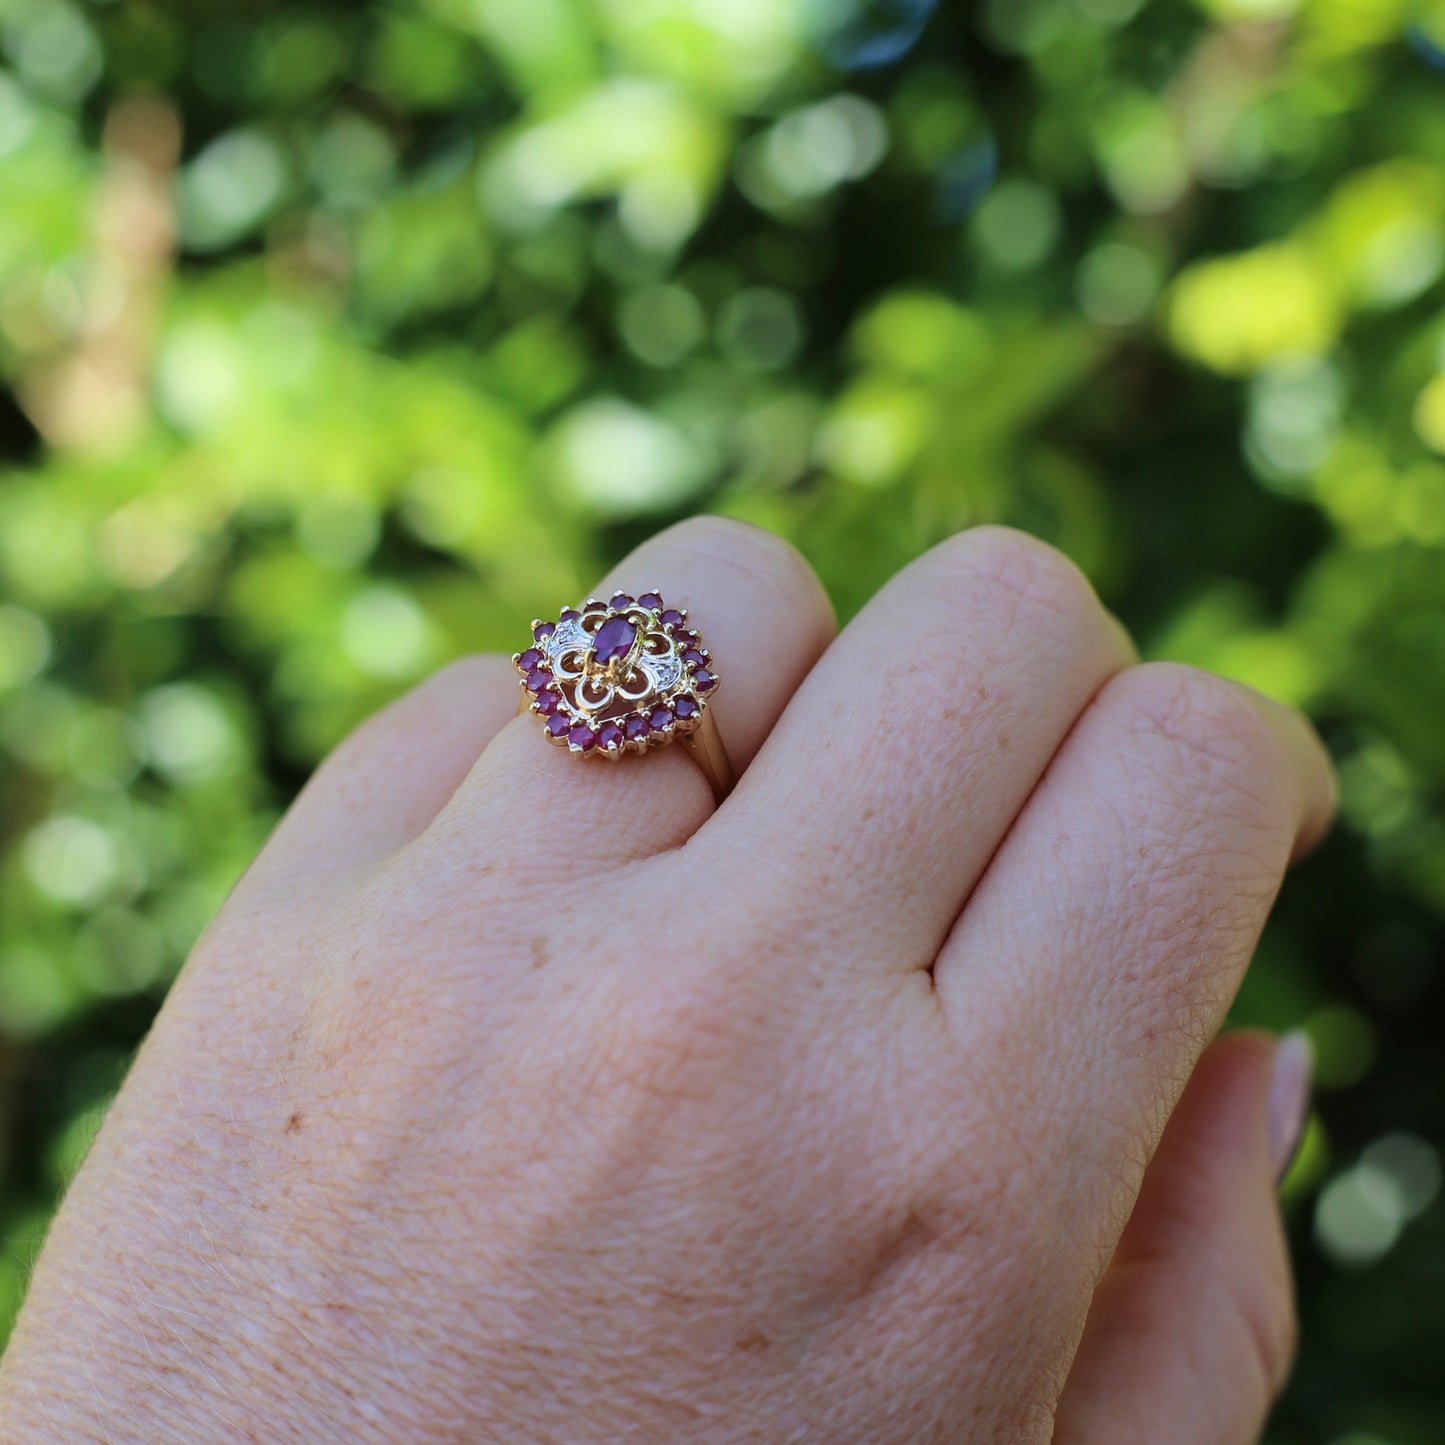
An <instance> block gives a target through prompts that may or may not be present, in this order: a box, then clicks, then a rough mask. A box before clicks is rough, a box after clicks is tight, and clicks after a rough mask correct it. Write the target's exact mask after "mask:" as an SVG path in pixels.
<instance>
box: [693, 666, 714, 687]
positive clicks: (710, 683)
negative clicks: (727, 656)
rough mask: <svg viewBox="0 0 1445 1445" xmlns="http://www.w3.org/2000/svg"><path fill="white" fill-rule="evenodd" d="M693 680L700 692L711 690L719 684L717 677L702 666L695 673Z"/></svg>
mask: <svg viewBox="0 0 1445 1445" xmlns="http://www.w3.org/2000/svg"><path fill="white" fill-rule="evenodd" d="M692 682H693V686H694V687H695V688H697V690H698V691H699V692H711V691H712V690H713V688H715V687H716V686H717V678H715V677H714V676H713V675H712V673H710V672H708V671H707V670H706V669H705V668H701V667H700V668H698V670H697V671H696V672H695V673H693V675H692Z"/></svg>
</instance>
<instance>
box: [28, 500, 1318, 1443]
mask: <svg viewBox="0 0 1445 1445" xmlns="http://www.w3.org/2000/svg"><path fill="white" fill-rule="evenodd" d="M613 585H621V586H628V587H631V588H633V589H640V588H641V587H644V586H657V587H660V588H661V589H662V591H663V592H664V595H666V596H667V597H668V598H669V599H670V600H676V601H683V602H686V603H687V604H688V605H689V606H690V607H691V609H692V615H693V618H694V619H695V620H696V622H697V623H698V624H699V625H700V626H702V627H703V629H704V631H705V634H706V636H707V638H708V641H709V643H710V645H711V647H712V649H713V652H714V654H715V655H716V656H717V658H718V661H719V667H720V670H721V671H722V673H723V675H724V679H725V686H724V688H723V689H722V691H721V692H720V693H719V696H718V699H717V702H716V704H715V706H716V708H717V717H718V721H719V725H720V728H721V730H722V733H723V735H724V737H725V739H726V741H727V744H728V747H729V749H730V751H731V753H732V756H733V759H734V761H735V763H736V765H737V767H738V769H739V771H740V772H741V773H742V777H741V781H740V783H739V786H738V788H737V790H736V791H735V793H734V794H733V795H732V796H731V797H730V798H729V799H728V800H727V801H726V802H725V803H724V804H723V805H722V807H721V808H720V809H717V810H716V811H715V810H714V805H713V801H712V798H711V796H710V793H709V790H708V788H707V785H706V783H705V781H704V779H703V777H702V775H701V773H700V772H699V770H698V769H697V767H696V766H695V765H694V764H693V763H692V761H691V760H690V759H689V758H688V757H687V756H686V755H685V753H684V752H683V750H682V749H681V748H672V749H670V750H667V751H666V752H663V753H658V754H652V755H649V756H647V757H645V758H639V759H627V760H625V761H624V762H623V763H621V764H619V765H617V766H615V767H612V766H607V765H605V764H602V763H600V762H599V763H593V762H588V763H578V762H577V761H575V760H573V759H571V758H569V757H567V756H566V755H565V754H564V753H562V752H560V751H559V750H555V749H552V748H549V747H547V746H545V745H544V744H543V742H542V741H541V740H540V739H539V738H538V737H537V728H536V723H535V720H534V719H529V718H522V719H515V718H513V716H512V714H513V709H514V706H515V702H516V696H517V694H516V681H515V677H514V675H513V674H512V671H511V668H510V664H509V662H508V661H507V660H506V659H499V658H490V657H478V658H470V659H466V660H464V661H463V662H461V663H458V664H455V665H454V666H452V667H451V668H448V669H447V670H446V671H444V672H442V673H440V674H439V675H437V676H436V677H434V678H432V679H431V680H430V681H429V682H427V683H426V684H424V685H423V686H422V687H421V688H419V689H417V690H416V691H415V692H413V693H412V694H410V695H408V696H407V697H405V698H403V699H402V700H401V701H399V702H398V703H396V704H395V705H393V706H392V707H391V708H390V709H388V710H387V711H385V712H384V713H382V714H380V715H378V716H377V717H376V718H374V719H372V720H371V721H370V722H368V723H367V724H366V725H364V726H363V727H362V728H361V729H359V730H358V732H357V733H355V734H354V735H353V736H352V737H351V738H350V739H348V740H347V741H346V742H345V743H344V744H343V745H342V747H341V748H340V749H338V751H337V752H336V753H335V754H334V755H333V756H332V757H331V758H330V759H329V760H328V761H327V762H326V764H325V765H324V766H323V767H322V768H321V770H320V771H319V772H318V774H317V776H316V777H315V778H314V779H313V780H312V782H311V784H310V785H309V786H308V788H307V789H306V790H305V791H304V793H303V794H302V796H301V797H300V799H299V800H298V801H297V803H296V804H295V806H294V807H293V808H292V810H291V812H290V813H289V814H288V816H287V817H286V819H285V820H284V821H283V823H282V824H281V826H280V827H279V829H278V830H277V832H276V834H275V835H274V837H273V838H272V839H271V841H270V842H269V844H268V845H267V847H266V849H265V850H264V852H263V853H262V854H261V856H260V857H259V858H258V859H257V861H256V862H255V864H254V865H253V867H252V868H251V870H250V871H249V872H248V874H247V875H246V877H245V878H244V879H243V880H242V881H241V882H240V884H239V885H238V886H237V888H236V890H235V892H234V893H233V895H232V897H231V898H230V900H229V901H228V902H227V904H226V906H225V908H224V909H223V910H222V912H221V914H220V916H219V917H218V918H217V919H216V920H215V922H214V923H213V925H212V926H211V928H210V929H209V930H208V932H207V933H206V935H205V936H204V938H203V939H202V940H201V942H200V943H199V945H198V946H197V948H196V950H195V952H194V954H193V956H192V957H191V959H190V961H189V962H188V964H187V966H186V968H185V970H184V972H183V974H182V976H181V978H180V980H179V982H178V983H177V985H176V987H175V989H174V990H173V992H172V995H171V997H170V998H169V1000H168V1001H167V1003H166V1005H165V1008H164V1009H163V1011H162V1014H161V1016H160V1019H159V1021H158V1022H157V1024H156V1027H155V1029H154V1032H153V1033H152V1035H151V1037H150V1038H149V1039H148V1040H147V1042H146V1044H145V1047H144V1048H143V1049H142V1051H141V1054H140V1057H139V1059H138V1061H137V1063H136V1065H135V1067H134V1069H133V1071H132V1074H131V1076H130V1078H129V1080H128V1082H127V1083H126V1085H125V1087H124V1089H123V1090H122V1092H121V1094H120V1096H119V1098H118V1099H117V1101H116V1103H115V1105H114V1107H113V1109H112V1111H111V1114H110V1116H109V1118H108V1120H107V1122H106V1124H105V1127H104V1128H103V1130H102V1131H101V1134H100V1136H99V1138H98V1140H97V1142H96V1145H95V1147H94V1149H93V1151H92V1153H91V1155H90V1157H89V1159H88V1160H87V1162H86V1164H85V1166H84V1168H83V1169H82V1170H81V1172H80V1174H79V1176H78V1177H77V1179H76V1181H75V1183H74V1185H73V1187H72V1189H71V1191H70V1194H69V1196H68V1198H67V1200H66V1202H65V1204H64V1207H63V1209H62V1211H61V1213H60V1215H59V1218H58V1220H57V1222H56V1224H55V1226H54V1229H53V1231H52V1234H51V1237H50V1239H49V1240H48V1242H47V1245H46V1248H45V1251H44V1254H43V1256H42V1259H41V1262H40V1265H39V1268H38V1270H37V1273H36V1276H35V1279H34V1283H33V1287H32V1290H31V1294H30V1298H29V1301H28V1304H27V1306H26V1309H25V1311H24V1312H23V1315H22V1318H21V1321H20V1324H19V1326H18V1328H17V1332H16V1334H15V1337H14V1340H13V1342H12V1345H11V1348H10V1351H9V1353H8V1355H7V1357H6V1360H5V1365H4V1370H3V1373H0V1437H3V1438H4V1439H5V1440H7V1441H16V1442H32V1441H33V1442H52V1441H60V1440H64V1441H76V1442H78V1441H108V1442H132V1441H134V1442H146V1445H167V1442H180V1441H186V1442H194V1441H200V1440H205V1441H214V1442H231V1441H265V1442H268V1445H269V1442H279V1441H317V1442H331V1441H339V1440H345V1441H348V1442H357V1445H363V1442H373V1441H386V1442H394V1441H402V1442H442V1441H457V1442H461V1441H467V1442H472V1441H505V1442H528V1445H544V1442H546V1445H551V1442H558V1445H561V1442H566V1445H581V1442H593V1441H595V1442H619V1441H658V1442H675V1441H683V1440H686V1441H699V1442H708V1445H712V1442H717V1445H722V1442H745V1441H746V1442H767V1445H779V1442H791V1441H808V1442H815V1441H816V1442H828V1445H892V1442H898V1445H904V1442H908V1445H919V1442H926V1441H950V1442H954V1441H988V1442H994V1441H998V1442H1015V1441H1016V1442H1046V1441H1049V1440H1051V1439H1053V1440H1058V1441H1067V1442H1091V1445H1092V1442H1099V1445H1134V1442H1138V1445H1145V1442H1148V1445H1171V1442H1179V1445H1194V1442H1200V1445H1203V1442H1210V1445H1215V1442H1218V1445H1243V1442H1247V1441H1249V1440H1252V1439H1254V1438H1255V1437H1256V1435H1257V1433H1258V1430H1259V1428H1260V1425H1261V1422H1262V1420H1263V1418H1264V1415H1265V1413H1266V1411H1267V1409H1268V1406H1269V1402H1270V1400H1271V1398H1272V1397H1273V1395H1274V1394H1275V1392H1276V1391H1277V1389H1278V1388H1279V1386H1280V1384H1281V1382H1282V1379H1283V1376H1284V1374H1285V1371H1286V1369H1287V1365H1288V1361H1289V1358H1290V1354H1291V1328H1292V1325H1291V1308H1290V1287H1289V1279H1288V1270H1287V1266H1286V1262H1285V1256H1284V1251H1283V1246H1282V1242H1281V1231H1280V1226H1279V1220H1278V1216H1277V1211H1276V1207H1275V1204H1274V1198H1273V1179H1274V1175H1275V1172H1276V1171H1277V1168H1278V1166H1279V1162H1280V1160H1279V1154H1280V1140H1279V1139H1278V1138H1273V1137H1272V1136H1271V1132H1270V1127H1269V1123H1268V1120H1267V1112H1268V1111H1267V1099H1268V1095H1269V1092H1270V1088H1271V1066H1272V1059H1273V1057H1274V1049H1273V1045H1272V1042H1271V1041H1270V1040H1268V1039H1266V1038H1263V1037H1260V1036H1255V1035H1236V1036H1230V1037H1226V1038H1224V1039H1222V1040H1219V1041H1217V1042H1215V1043H1213V1044H1212V1045H1211V1043H1210V1041H1211V1039H1213V1038H1214V1036H1215V1034H1216V1032H1217V1031H1218V1029H1219V1027H1220V1024H1221V1022H1222V1020H1223V1016H1224V1013H1225V1010H1226V1009H1227V1007H1228V1004H1229V1002H1230V1000H1231V998H1232V996H1233V994H1234V991H1235V988H1236V986H1237V984H1238V982H1239V979H1240V976H1241V974H1242V972H1243V970H1244V968H1245V966H1246V964H1247V962H1248V959H1249V955H1250V953H1251V951H1252V948H1253V946H1254V943H1255V941H1256V939H1257V936H1258V934H1259V931H1260V928H1261V927H1262V925H1263V922H1264V919H1265V915H1266V912H1267V910H1268V908H1269V905H1270V903H1271V900H1272V899H1273V896H1274V894H1275V892H1276V890H1277V888H1278V887H1279V885H1280V882H1281V879H1282V877H1283V875H1284V872H1285V869H1286V867H1287V865H1288V863H1289V862H1290V860H1291V858H1292V857H1293V856H1295V855H1296V854H1297V853H1298V852H1299V851H1300V850H1301V849H1302V848H1304V847H1306V846H1308V844H1309V843H1310V842H1311V841H1312V839H1313V838H1314V837H1315V836H1317V835H1318V833H1319V832H1320V831H1321V830H1322V828H1323V827H1324V825H1325V823H1326V822H1327V818H1328V814H1329V810H1330V797H1331V793H1330V782H1329V776H1328V767H1327V764H1326V762H1325V760H1324V757H1323V754H1322V752H1321V751H1320V749H1319V746H1318V744H1317V742H1316V741H1315V739H1314V737H1313V734H1312V733H1310V731H1309V730H1308V728H1307V726H1306V725H1305V724H1304V723H1303V722H1302V721H1301V720H1300V719H1299V718H1297V717H1295V716H1294V715H1292V714H1289V713H1286V712H1285V711H1284V710H1282V709H1279V708H1277V707H1276V706H1275V705H1273V704H1270V703H1267V702H1265V701H1264V700H1263V699H1260V698H1257V697H1255V696H1254V695H1252V694H1249V693H1246V692H1245V691H1244V690H1243V689H1240V688H1237V687H1235V686H1233V685H1231V684H1228V683H1224V682H1221V681H1219V680H1218V679H1215V678H1212V677H1209V676H1207V675H1205V674H1203V673H1198V672H1194V671H1191V670H1189V669H1186V668H1182V667H1177V666H1172V665H1160V664H1151V665H1145V666H1138V665H1136V664H1135V662H1134V658H1133V654H1132V652H1131V650H1130V647H1129V644H1128V642H1127V640H1126V639H1125V637H1124V636H1123V634H1122V631H1121V629H1120V628H1119V627H1118V625H1117V624H1116V623H1115V622H1114V621H1113V620H1112V619H1111V618H1110V617H1109V615H1108V614H1107V613H1106V612H1105V611H1104V610H1103V608H1102V607H1101V606H1100V605H1099V603H1098V601H1097V599H1096V598H1095V597H1094V595H1093V593H1092V591H1091V590H1090V589H1089V587H1088V585H1087V583H1086V582H1085V581H1084V580H1083V578H1082V577H1081V576H1080V575H1079V574H1078V573H1077V572H1076V571H1075V570H1074V568H1073V567H1072V566H1071V565H1070V564H1069V563H1067V562H1066V561H1065V560H1064V559H1063V558H1061V557H1060V556H1059V555H1058V554H1056V553H1054V552H1052V551H1051V550H1049V549H1048V548H1046V547H1044V546H1043V545H1042V544H1040V543H1037V542H1034V541H1032V540H1030V539H1028V538H1026V537H1023V536H1021V535H1019V534H1015V533H1010V532H1007V531H1004V530H1001V529H980V530H978V531H974V532H970V533H965V534H963V535H961V536H959V537H957V538H954V539H953V540H951V541H950V542H948V543H945V544H944V545H943V546H941V547H939V548H937V549H936V550H935V551H933V552H932V553H930V554H929V555H927V556H925V557H924V558H922V559H921V560H920V561H918V562H917V563H915V564H913V565H912V566H911V567H910V568H908V569H907V570H906V571H905V572H903V573H901V574H900V575H899V576H898V577H897V578H895V579H894V580H893V582H892V583H891V584H890V585H889V586H888V587H887V588H885V589H884V590H883V592H881V593H880V594H879V596H878V597H877V598H875V600H874V601H873V602H872V604H871V605H870V606H869V607H868V608H867V609H865V610H864V612H863V613H862V614H861V615H860V616H859V618H858V619H857V620H856V621H855V622H854V623H853V624H852V625H851V626H850V627H849V628H848V629H847V631H845V632H844V633H843V634H842V635H841V636H840V637H838V638H837V639H834V638H833V635H832V634H833V624H832V617H831V612H830V609H829V607H828V604H827V602H826V599H825V598H824V596H823V594H822V591H821V589H820V588H819V586H818V584H817V582H816V580H815V579H814V578H813V577H812V575H811V573H810V572H809V571H808V570H807V568H806V565H805V564H804V563H803V562H802V561H801V559H800V558H798V557H797V556H796V554H794V553H793V552H792V551H791V550H790V549H788V548H786V547H785V546H784V545H783V544H781V543H779V542H777V541H776V540H775V539H773V538H771V537H769V536H767V535H766V534H763V533H760V532H756V531H754V530H752V529H750V528H746V527H743V526H741V525H739V524H735V523H730V522H723V521H719V520H717V519H702V520H698V521H694V522H691V523H686V524H684V525H682V526H681V527H679V528H675V529H673V530H672V531H670V532H667V533H664V534H662V535H661V536H659V537H657V538H654V539H653V540H652V541H651V542H649V543H647V544H646V545H645V546H644V547H643V548H642V549H641V550H640V552H639V554H637V555H635V556H634V557H633V558H630V559H628V560H627V561H626V562H625V563H623V564H622V566H621V567H619V569H617V571H616V572H614V573H613V574H612V576H611V577H610V578H608V579H606V581H605V582H604V583H603V584H602V589H603V590H602V591H601V593H600V595H604V596H605V595H607V593H608V591H609V590H610V588H611V586H613ZM930 619H937V621H936V623H935V622H930ZM1166 1126H1167V1127H1166Z"/></svg>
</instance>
